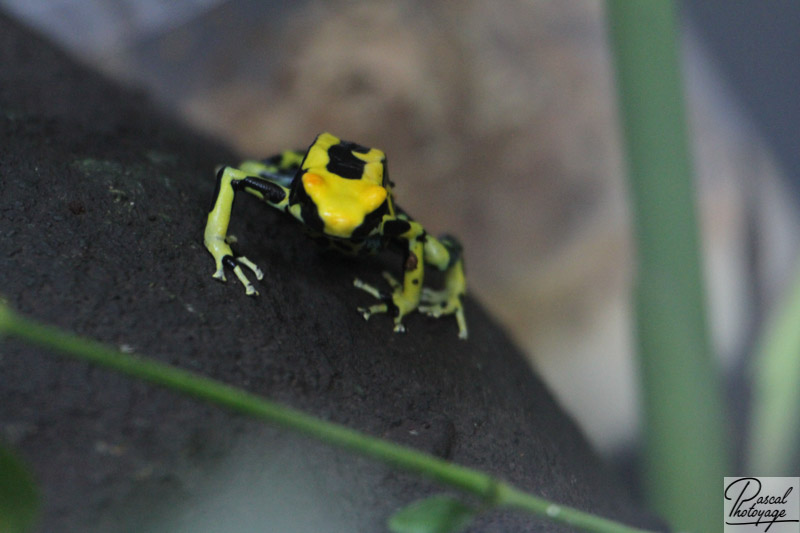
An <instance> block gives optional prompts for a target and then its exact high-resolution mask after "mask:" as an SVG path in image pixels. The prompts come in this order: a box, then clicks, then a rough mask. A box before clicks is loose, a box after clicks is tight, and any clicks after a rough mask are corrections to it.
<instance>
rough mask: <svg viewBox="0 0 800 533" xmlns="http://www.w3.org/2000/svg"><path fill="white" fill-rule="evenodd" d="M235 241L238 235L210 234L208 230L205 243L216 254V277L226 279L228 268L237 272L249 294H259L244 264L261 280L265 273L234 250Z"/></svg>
mask: <svg viewBox="0 0 800 533" xmlns="http://www.w3.org/2000/svg"><path fill="white" fill-rule="evenodd" d="M235 243H236V237H234V236H233V235H228V236H227V237H224V236H222V235H214V234H213V233H212V234H209V232H208V231H207V232H206V238H205V245H206V248H207V249H208V251H209V252H210V253H211V255H212V256H214V263H215V264H216V267H217V270H216V271H215V272H214V279H218V280H220V281H225V269H226V268H228V269H230V270H232V271H233V273H234V274H236V277H237V278H238V279H239V281H240V282H241V283H242V285H244V290H245V292H246V293H247V295H248V296H257V295H258V291H257V290H256V288H255V287H254V286H253V284H252V283H250V280H249V279H248V278H247V276H246V275H245V273H244V270H243V269H242V266H244V267H246V268H249V269H250V270H251V271H252V272H253V274H255V276H256V279H259V280H260V279H264V273H263V272H262V271H261V269H260V268H258V266H257V265H256V264H255V263H253V262H252V261H250V260H249V259H248V258H246V257H245V256H243V255H239V254H237V253H236V252H234V251H233V249H232V248H231V245H232V244H235Z"/></svg>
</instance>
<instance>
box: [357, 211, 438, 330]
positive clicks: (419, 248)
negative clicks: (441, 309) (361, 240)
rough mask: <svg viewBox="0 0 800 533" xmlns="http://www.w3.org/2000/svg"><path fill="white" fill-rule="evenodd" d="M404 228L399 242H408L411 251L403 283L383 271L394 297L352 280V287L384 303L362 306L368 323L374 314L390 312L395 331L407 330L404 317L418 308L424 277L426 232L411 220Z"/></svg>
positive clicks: (405, 265)
mask: <svg viewBox="0 0 800 533" xmlns="http://www.w3.org/2000/svg"><path fill="white" fill-rule="evenodd" d="M402 227H403V229H405V228H406V227H407V228H408V230H407V231H405V232H404V233H403V234H401V235H399V236H398V237H397V238H398V240H400V241H404V240H405V241H407V242H408V252H407V255H406V260H405V262H404V263H403V281H402V283H401V282H399V281H397V280H396V279H395V278H394V276H392V275H391V274H389V273H388V272H384V273H383V277H384V278H385V279H386V281H387V283H388V284H389V287H390V288H391V290H392V292H391V294H385V293H384V292H383V291H380V290H379V289H377V288H375V287H373V286H372V285H369V284H367V283H365V282H363V281H361V280H360V279H358V278H356V279H355V280H354V281H353V285H355V286H356V287H358V288H359V289H361V290H364V291H366V292H368V293H369V294H371V295H372V296H374V297H375V298H377V299H378V300H381V302H382V303H379V304H375V305H372V306H370V307H360V308H359V309H358V310H359V311H360V312H361V314H362V315H364V319H366V320H369V318H370V317H371V316H372V315H374V314H378V313H388V314H389V315H390V316H391V317H393V319H394V330H395V331H396V332H403V331H405V326H404V325H403V318H404V317H405V316H406V315H407V314H409V313H411V312H413V311H414V310H415V309H417V307H419V301H420V295H421V292H422V282H423V278H424V275H425V262H424V257H423V254H424V242H423V240H424V238H425V230H424V229H422V226H420V225H419V224H418V223H416V222H412V221H402Z"/></svg>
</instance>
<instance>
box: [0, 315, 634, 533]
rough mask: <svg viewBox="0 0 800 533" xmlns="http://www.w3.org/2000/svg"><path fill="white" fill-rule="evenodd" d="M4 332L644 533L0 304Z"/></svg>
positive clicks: (539, 505)
mask: <svg viewBox="0 0 800 533" xmlns="http://www.w3.org/2000/svg"><path fill="white" fill-rule="evenodd" d="M0 334H6V335H9V336H13V337H18V338H21V339H24V340H25V341H27V342H29V343H31V344H35V345H38V346H42V347H44V348H49V349H52V350H53V351H55V352H59V353H62V354H66V355H69V356H71V357H73V358H76V359H80V360H83V361H87V362H90V363H92V364H96V365H100V366H104V367H107V368H111V369H113V370H116V371H118V372H121V373H123V374H126V375H128V376H131V377H134V378H138V379H141V380H144V381H147V382H150V383H154V384H157V385H162V386H164V387H167V388H169V389H171V390H174V391H177V392H181V393H183V394H187V395H190V396H193V397H195V398H199V399H201V400H204V401H207V402H209V403H213V404H216V405H218V406H221V407H226V408H228V409H230V410H232V411H236V412H239V413H243V414H245V415H249V416H251V417H254V418H258V419H261V420H265V421H267V422H270V423H272V424H275V425H277V426H280V427H282V428H285V429H289V430H292V431H295V432H298V433H301V434H303V435H306V436H308V437H311V438H314V439H317V440H319V441H321V442H324V443H326V444H329V445H332V446H337V447H339V448H343V449H345V450H349V451H351V452H355V453H358V454H360V455H364V456H367V457H371V458H373V459H376V460H378V461H381V462H383V463H386V464H387V465H390V466H392V467H395V468H398V469H402V470H406V471H409V472H413V473H416V474H421V475H423V476H425V477H428V478H430V479H433V480H435V481H438V482H440V483H442V484H444V485H448V486H451V487H454V488H457V489H460V490H463V491H465V492H469V493H471V494H474V495H476V496H478V497H480V498H481V499H483V500H484V501H485V502H486V503H487V504H488V505H489V506H491V507H507V508H515V509H521V510H524V511H528V512H530V513H533V514H536V515H540V516H542V517H545V518H547V519H549V520H553V521H556V522H561V523H564V524H569V525H571V526H574V527H580V528H583V529H585V530H587V531H596V532H606V533H634V532H641V531H643V530H640V529H636V528H632V527H629V526H626V525H624V524H620V523H617V522H614V521H611V520H607V519H605V518H602V517H599V516H595V515H592V514H590V513H585V512H583V511H580V510H578V509H573V508H570V507H566V506H561V505H557V504H554V503H552V502H549V501H547V500H544V499H541V498H539V497H536V496H533V495H531V494H528V493H525V492H523V491H520V490H519V489H517V488H515V487H513V486H511V485H510V484H508V483H506V482H504V481H501V480H498V479H496V478H494V477H492V476H490V475H488V474H485V473H483V472H480V471H478V470H474V469H471V468H466V467H463V466H459V465H456V464H454V463H450V462H448V461H444V460H442V459H439V458H437V457H434V456H432V455H429V454H426V453H423V452H420V451H417V450H414V449H413V448H408V447H405V446H400V445H398V444H394V443H392V442H389V441H385V440H382V439H378V438H376V437H371V436H369V435H366V434H363V433H360V432H358V431H355V430H352V429H349V428H347V427H345V426H341V425H339V424H334V423H332V422H327V421H324V420H320V419H318V418H315V417H313V416H310V415H308V414H305V413H303V412H302V411H298V410H296V409H292V408H289V407H286V406H283V405H280V404H278V403H275V402H272V401H269V400H266V399H264V398H261V397H259V396H256V395H254V394H251V393H248V392H246V391H244V390H241V389H237V388H236V387H232V386H230V385H225V384H224V383H221V382H219V381H215V380H213V379H210V378H206V377H203V376H200V375H198V374H195V373H193V372H189V371H187V370H182V369H180V368H176V367H173V366H170V365H167V364H165V363H160V362H158V361H155V360H152V359H147V358H143V357H139V356H134V355H129V354H125V353H122V352H120V351H118V350H115V349H114V348H111V347H109V346H106V345H104V344H102V343H99V342H97V341H93V340H90V339H84V338H82V337H79V336H77V335H73V334H71V333H68V332H65V331H62V330H60V329H58V328H55V327H52V326H46V325H42V324H39V323H38V322H35V321H33V320H30V319H26V318H24V317H22V316H20V315H18V314H17V313H15V312H14V311H12V310H11V309H10V308H9V307H8V306H7V305H5V304H3V303H0Z"/></svg>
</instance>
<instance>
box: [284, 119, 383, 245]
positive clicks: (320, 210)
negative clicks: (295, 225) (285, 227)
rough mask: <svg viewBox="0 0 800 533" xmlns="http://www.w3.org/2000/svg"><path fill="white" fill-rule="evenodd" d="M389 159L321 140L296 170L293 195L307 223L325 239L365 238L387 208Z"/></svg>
mask: <svg viewBox="0 0 800 533" xmlns="http://www.w3.org/2000/svg"><path fill="white" fill-rule="evenodd" d="M385 168H386V157H385V156H384V154H383V152H382V151H380V150H378V149H375V148H365V147H363V146H360V145H357V144H354V143H350V142H346V141H341V140H339V139H338V138H337V137H334V136H333V135H331V134H329V133H323V134H321V135H319V136H318V137H317V139H316V140H315V141H314V144H312V145H311V147H310V148H309V150H308V153H307V154H306V157H305V160H304V161H303V164H302V165H301V167H300V169H299V171H298V177H299V178H300V179H296V180H295V188H294V190H293V191H292V193H293V195H294V197H295V200H296V202H297V203H299V204H300V205H301V210H302V213H303V220H304V221H305V223H306V224H308V225H309V226H311V227H312V229H316V230H318V231H320V232H321V233H324V234H325V235H328V236H331V237H336V238H342V239H361V238H364V237H366V236H367V235H369V234H370V233H371V232H372V231H373V230H374V229H375V228H377V227H378V225H379V224H380V222H381V218H382V217H383V215H384V214H386V213H387V212H388V210H389V202H390V201H391V200H390V193H389V190H388V188H387V186H386V182H387V180H386V176H385Z"/></svg>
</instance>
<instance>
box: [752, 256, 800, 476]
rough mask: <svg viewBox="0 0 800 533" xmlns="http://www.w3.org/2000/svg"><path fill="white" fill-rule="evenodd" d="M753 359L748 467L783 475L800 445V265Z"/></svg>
mask: <svg viewBox="0 0 800 533" xmlns="http://www.w3.org/2000/svg"><path fill="white" fill-rule="evenodd" d="M784 298H785V300H784V301H783V302H781V306H780V309H778V312H777V313H776V314H775V316H774V317H772V318H771V320H770V321H769V322H768V324H767V327H766V328H765V331H764V333H763V337H762V338H761V339H760V341H759V344H758V347H757V351H756V354H755V358H754V359H753V368H752V371H753V410H752V418H751V424H750V432H749V433H750V440H749V447H748V453H747V460H748V464H747V471H748V472H752V473H754V474H758V475H759V476H785V475H788V473H789V472H791V471H792V461H793V460H794V459H795V455H796V454H797V449H798V444H800V442H798V441H800V426H798V422H799V421H800V327H798V324H800V269H799V270H798V271H797V273H796V274H795V279H794V281H793V285H792V287H791V289H790V290H789V291H788V293H787V294H786V295H785V296H784Z"/></svg>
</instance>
